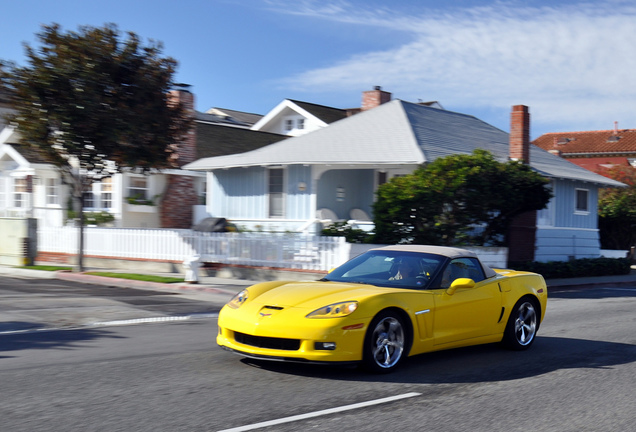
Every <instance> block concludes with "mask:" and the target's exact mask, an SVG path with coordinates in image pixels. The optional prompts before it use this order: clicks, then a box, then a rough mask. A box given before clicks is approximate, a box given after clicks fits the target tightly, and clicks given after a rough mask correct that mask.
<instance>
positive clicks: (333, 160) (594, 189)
mask: <svg viewBox="0 0 636 432" xmlns="http://www.w3.org/2000/svg"><path fill="white" fill-rule="evenodd" d="M371 92H374V94H375V96H376V97H375V101H376V103H375V104H371V105H367V106H365V103H364V102H367V101H368V99H372V98H367V99H365V96H369V95H368V94H366V95H364V96H363V109H361V110H360V112H359V113H358V114H355V115H350V116H346V117H344V118H342V119H340V120H337V121H334V122H333V123H330V124H329V125H328V126H324V127H321V128H317V129H315V130H313V131H312V132H310V133H305V134H302V135H298V136H295V137H292V138H289V139H287V140H284V141H281V142H278V143H275V144H271V145H268V146H265V147H262V148H260V149H257V150H253V151H249V152H245V153H241V154H233V155H226V156H218V157H211V158H204V159H199V160H197V161H195V162H192V163H190V164H187V165H185V166H184V168H185V169H187V170H190V171H202V172H207V183H208V184H207V188H208V191H207V207H206V208H207V212H208V213H209V214H210V215H212V216H215V217H225V218H228V219H231V220H232V221H233V222H234V223H235V224H237V225H239V226H242V227H244V228H246V229H250V230H265V231H283V232H284V231H291V232H310V233H311V232H314V233H315V232H319V230H320V227H321V222H323V223H325V222H329V221H336V220H342V221H346V220H351V219H356V220H357V219H360V216H359V215H366V218H367V219H369V218H371V216H372V215H371V211H372V204H373V202H374V198H375V191H376V190H377V188H378V186H379V185H381V184H382V183H384V182H386V181H388V180H389V179H390V178H392V177H394V176H399V175H405V174H409V173H411V172H413V171H414V170H415V169H416V168H417V167H418V166H419V165H421V164H425V163H427V162H430V161H433V160H435V159H436V158H438V157H444V156H448V155H451V154H457V153H461V154H470V153H472V152H473V150H475V149H477V148H481V149H485V150H488V151H490V152H491V153H493V154H494V155H495V157H496V158H497V159H498V160H500V161H502V162H503V161H506V160H509V159H510V158H513V159H523V160H524V161H526V162H527V163H529V164H530V166H531V167H532V168H533V169H534V170H536V171H537V172H539V173H541V174H542V175H544V176H546V177H547V178H549V179H550V180H551V187H552V189H553V192H554V195H555V197H554V198H553V199H552V200H551V202H550V204H549V206H548V208H547V209H545V210H542V211H540V212H538V213H537V214H536V216H532V217H531V220H530V224H527V223H526V226H523V225H522V226H520V227H519V228H520V229H521V230H523V229H528V228H529V229H530V232H531V234H532V236H531V237H527V236H526V237H523V236H522V237H521V238H525V240H524V241H523V242H524V247H525V249H526V253H525V255H524V256H526V257H527V256H529V257H530V259H536V260H539V261H555V260H556V261H559V260H567V259H569V258H572V257H575V258H582V257H597V256H599V252H600V243H599V237H598V229H597V217H596V210H597V193H598V189H599V188H600V187H610V186H614V187H619V186H622V183H619V182H616V181H614V180H611V179H608V178H605V177H603V176H600V175H597V174H595V173H592V172H590V171H588V170H585V169H583V168H581V167H579V166H577V165H575V164H572V163H570V162H568V161H566V160H564V159H562V158H559V157H557V156H555V155H552V154H551V153H549V152H547V151H545V150H543V149H541V148H539V147H536V146H533V145H531V144H530V143H529V138H528V137H529V127H530V125H529V114H528V111H527V107H524V106H518V107H515V109H514V111H513V113H512V120H511V125H512V128H511V130H512V131H511V134H510V135H509V134H508V133H506V132H504V131H502V130H500V129H498V128H496V127H494V126H491V125H489V124H487V123H485V122H483V121H481V120H479V119H477V118H475V117H473V116H470V115H465V114H461V113H456V112H451V111H447V110H444V109H442V108H441V105H439V104H437V105H435V106H430V105H427V104H422V103H410V102H405V101H402V100H390V93H389V94H388V96H389V97H387V95H386V94H385V93H386V92H383V91H382V90H381V89H379V88H376V89H374V90H372V91H371ZM365 93H366V92H365ZM268 117H269V118H270V120H271V122H272V124H271V125H270V126H269V127H270V130H279V131H280V130H284V129H285V128H286V123H285V122H286V120H287V119H286V118H285V116H278V117H276V118H275V117H274V116H269V115H266V116H265V117H264V119H266V118H268ZM276 122H278V123H277V126H276V124H275V123H276ZM256 125H258V123H257V124H256ZM256 125H255V126H256ZM277 127H278V129H276V128H277ZM354 215H355V216H354Z"/></svg>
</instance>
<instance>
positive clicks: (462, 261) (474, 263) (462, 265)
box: [441, 258, 486, 288]
mask: <svg viewBox="0 0 636 432" xmlns="http://www.w3.org/2000/svg"><path fill="white" fill-rule="evenodd" d="M459 278H468V279H472V280H474V281H475V282H481V281H483V280H484V279H486V276H485V275H484V269H483V268H482V267H481V264H480V263H479V260H477V259H476V258H456V259H454V260H452V261H451V262H450V263H449V264H448V266H447V267H446V269H444V273H442V283H441V287H442V288H448V287H449V286H451V284H452V283H453V281H454V280H455V279H459Z"/></svg>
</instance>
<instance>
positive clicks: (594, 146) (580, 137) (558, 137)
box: [533, 129, 636, 157]
mask: <svg viewBox="0 0 636 432" xmlns="http://www.w3.org/2000/svg"><path fill="white" fill-rule="evenodd" d="M533 144H534V145H536V146H538V147H541V148H542V149H544V150H548V151H550V150H557V151H559V152H560V153H561V154H562V155H563V156H564V157H568V156H585V155H589V156H606V155H612V154H619V153H634V154H636V130H635V129H618V130H602V131H588V132H557V133H547V134H544V135H541V136H540V137H539V138H537V139H536V140H534V142H533Z"/></svg>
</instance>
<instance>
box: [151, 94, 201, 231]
mask: <svg viewBox="0 0 636 432" xmlns="http://www.w3.org/2000/svg"><path fill="white" fill-rule="evenodd" d="M175 87H177V88H176V89H175V90H171V91H170V96H169V103H179V102H180V103H182V104H183V105H184V107H185V110H186V112H187V113H188V114H189V115H191V116H193V117H194V115H195V111H194V95H193V94H192V93H191V92H190V91H189V90H188V88H189V87H190V86H189V85H186V84H177V85H175ZM196 159H197V133H196V126H195V125H193V126H192V129H191V130H190V131H188V132H187V133H186V134H185V135H184V136H183V139H182V140H181V142H180V143H179V144H178V146H177V152H176V154H175V162H176V165H177V166H179V167H182V166H183V165H185V164H187V163H190V162H194V161H195V160H196ZM166 177H167V179H166V189H165V192H164V194H163V196H162V200H161V209H160V218H161V227H162V228H191V227H192V222H193V221H192V206H194V205H196V204H197V203H198V198H197V193H196V191H195V189H194V179H193V177H191V176H185V175H176V174H166Z"/></svg>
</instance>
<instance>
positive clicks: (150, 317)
mask: <svg viewBox="0 0 636 432" xmlns="http://www.w3.org/2000/svg"><path fill="white" fill-rule="evenodd" d="M101 270H102V271H111V270H109V269H101ZM171 276H175V275H174V274H171ZM319 277H320V275H314V274H307V275H306V280H312V279H313V280H315V279H318V278H319ZM547 282H548V289H549V291H550V290H552V289H560V290H563V289H568V288H571V287H574V288H580V287H586V286H598V285H607V284H612V285H615V286H627V287H636V272H635V271H632V274H630V275H623V276H608V277H596V278H573V279H560V280H548V281H547ZM253 283H256V281H249V280H241V279H223V278H216V277H201V278H200V280H199V283H197V284H190V283H177V284H165V283H154V282H142V281H132V280H126V279H117V278H109V277H100V276H93V275H87V274H82V273H72V272H60V271H58V272H47V271H40V270H27V269H20V268H13V267H6V266H5V267H3V266H0V334H8V333H12V332H25V331H41V330H45V329H58V328H66V329H68V328H78V327H86V326H106V325H109V324H120V323H126V322H128V321H131V320H133V321H134V320H137V321H136V322H140V321H139V320H141V321H148V322H153V321H155V322H157V321H170V320H173V321H174V320H185V319H191V318H196V316H199V315H202V314H203V315H205V314H214V313H217V312H218V311H219V310H220V309H221V307H222V306H223V305H224V304H225V303H226V302H227V301H228V300H229V299H231V298H232V296H234V295H235V294H236V293H237V292H239V291H240V290H242V289H243V288H245V287H247V286H250V285H252V284H253Z"/></svg>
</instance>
